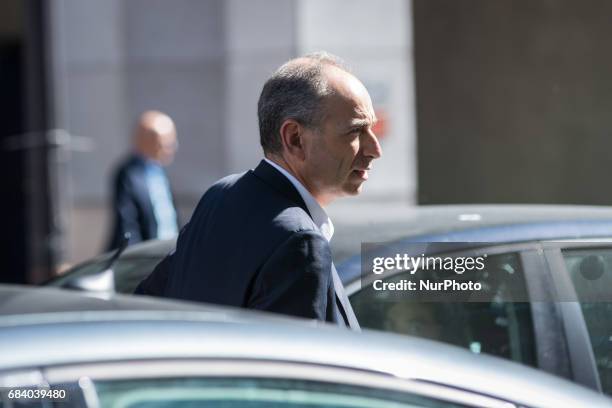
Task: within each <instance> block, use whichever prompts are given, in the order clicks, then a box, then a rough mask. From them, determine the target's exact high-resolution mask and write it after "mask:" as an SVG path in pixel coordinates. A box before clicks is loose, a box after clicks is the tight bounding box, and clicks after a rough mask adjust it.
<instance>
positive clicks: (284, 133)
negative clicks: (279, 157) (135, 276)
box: [280, 119, 306, 160]
mask: <svg viewBox="0 0 612 408" xmlns="http://www.w3.org/2000/svg"><path fill="white" fill-rule="evenodd" d="M280 137H281V143H282V144H283V150H284V151H285V153H286V154H288V155H290V156H291V157H295V158H297V159H299V160H305V159H306V154H305V151H304V126H302V125H301V124H299V123H298V122H297V121H295V120H293V119H287V120H286V121H284V122H283V124H282V125H281V127H280Z"/></svg>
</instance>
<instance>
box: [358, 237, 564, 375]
mask: <svg viewBox="0 0 612 408" xmlns="http://www.w3.org/2000/svg"><path fill="white" fill-rule="evenodd" d="M485 254H486V256H487V257H488V258H487V262H486V268H485V270H484V271H482V272H480V273H478V274H477V275H474V276H473V277H472V280H474V281H478V282H480V283H481V284H482V285H483V287H485V288H487V290H488V291H489V295H488V296H485V298H483V299H481V300H479V301H473V300H472V301H468V302H457V301H445V300H444V299H443V298H442V299H438V300H433V301H432V300H431V299H430V300H425V301H420V300H415V299H410V298H408V299H399V300H398V299H397V298H388V297H389V294H388V293H385V292H384V291H383V292H381V291H376V290H374V289H373V287H372V280H371V279H373V278H361V279H359V280H355V281H353V282H352V283H351V284H349V285H348V286H347V292H348V293H349V296H350V299H351V303H352V305H353V308H354V310H355V313H356V315H357V317H358V319H359V321H360V323H361V325H362V326H363V327H367V328H372V329H377V330H384V331H391V332H396V333H400V334H407V335H411V336H417V337H424V338H429V339H433V340H438V341H442V342H445V343H449V344H453V345H457V346H460V347H464V348H468V349H470V350H471V351H472V352H474V353H486V354H492V355H495V356H498V357H502V358H506V359H510V360H513V361H516V362H519V363H522V364H526V365H529V366H533V367H538V368H540V369H543V370H545V371H547V372H550V373H553V374H555V375H558V376H562V377H566V378H570V377H571V370H570V366H569V364H568V363H567V361H568V350H567V345H566V339H565V332H564V330H563V324H562V321H561V317H562V316H561V310H560V308H559V307H558V305H556V304H555V303H554V302H553V301H552V300H553V295H554V293H553V292H551V290H550V288H551V286H552V283H551V279H552V278H551V276H550V270H549V268H548V264H547V263H546V261H545V258H544V256H543V248H542V246H541V244H540V243H539V242H533V243H521V244H504V245H490V244H471V246H470V248H469V249H467V250H460V251H454V252H447V253H444V252H439V253H437V254H436V255H437V256H441V257H459V256H462V257H477V256H482V255H485ZM407 273H409V272H406V271H404V272H398V273H391V274H390V275H385V278H384V280H385V281H396V282H399V281H401V280H402V279H404V278H406V274H407ZM466 275H467V274H466ZM368 279H370V280H368ZM504 294H505V295H504ZM386 297H387V298H386ZM408 297H410V294H408Z"/></svg>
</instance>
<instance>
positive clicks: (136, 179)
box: [108, 155, 157, 250]
mask: <svg viewBox="0 0 612 408" xmlns="http://www.w3.org/2000/svg"><path fill="white" fill-rule="evenodd" d="M145 166H146V163H145V161H144V159H143V158H141V157H139V156H137V155H131V156H130V157H128V158H127V159H126V160H125V161H124V162H123V163H121V164H120V166H119V167H118V168H117V170H116V172H115V175H114V177H113V201H112V210H113V230H112V233H111V236H110V240H109V243H108V250H111V249H115V248H117V247H119V244H120V243H121V240H122V239H123V236H124V234H125V233H126V232H129V233H130V235H131V237H130V244H133V243H136V242H141V241H146V240H149V239H154V238H157V220H156V219H155V212H154V210H153V204H152V203H151V196H150V195H149V188H148V187H147V181H146V176H145Z"/></svg>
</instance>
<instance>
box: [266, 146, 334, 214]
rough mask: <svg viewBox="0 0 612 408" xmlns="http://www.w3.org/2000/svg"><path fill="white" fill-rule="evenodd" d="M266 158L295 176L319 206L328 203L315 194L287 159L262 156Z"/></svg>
mask: <svg viewBox="0 0 612 408" xmlns="http://www.w3.org/2000/svg"><path fill="white" fill-rule="evenodd" d="M264 157H265V158H266V159H268V160H270V161H271V162H274V164H276V165H278V166H280V167H282V168H283V169H284V170H285V171H286V172H287V173H289V174H291V175H292V176H293V177H295V179H296V180H297V181H299V182H300V184H301V185H302V186H304V188H305V189H306V190H308V192H309V193H310V195H312V197H313V198H314V199H315V200H316V201H317V202H318V203H319V205H320V206H321V207H325V206H326V205H327V204H329V202H327V201H325V200H321V199H320V195H319V194H316V192H315V191H314V189H313V188H312V186H310V184H309V183H308V182H306V180H305V179H304V177H302V176H301V175H300V173H299V172H298V171H296V170H295V169H294V168H293V167H292V166H291V165H290V164H289V163H288V162H287V160H285V159H284V158H283V157H279V156H268V155H266V156H264Z"/></svg>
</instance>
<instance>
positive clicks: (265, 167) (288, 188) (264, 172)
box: [253, 160, 312, 218]
mask: <svg viewBox="0 0 612 408" xmlns="http://www.w3.org/2000/svg"><path fill="white" fill-rule="evenodd" d="M253 174H255V175H256V176H257V177H258V178H259V179H261V180H262V181H263V182H265V183H266V184H268V185H269V186H270V187H272V188H274V189H275V190H276V191H278V192H279V193H281V194H282V195H284V196H285V197H287V198H288V199H290V200H291V201H293V202H294V203H296V204H297V205H298V206H299V207H300V208H302V209H303V210H304V211H306V214H308V216H309V217H311V218H312V214H310V211H308V207H306V203H305V202H304V200H303V199H302V196H301V195H300V193H299V192H298V191H297V190H296V189H295V187H294V186H293V184H291V181H289V180H288V179H287V177H285V176H284V175H283V174H282V173H281V172H279V171H278V170H276V169H275V168H274V167H272V166H271V165H270V164H269V163H268V162H266V161H265V160H262V161H261V162H259V165H258V166H257V167H256V168H255V170H253Z"/></svg>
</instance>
